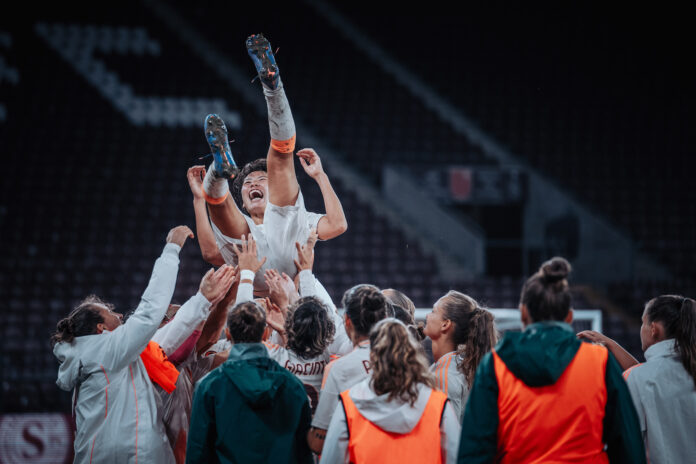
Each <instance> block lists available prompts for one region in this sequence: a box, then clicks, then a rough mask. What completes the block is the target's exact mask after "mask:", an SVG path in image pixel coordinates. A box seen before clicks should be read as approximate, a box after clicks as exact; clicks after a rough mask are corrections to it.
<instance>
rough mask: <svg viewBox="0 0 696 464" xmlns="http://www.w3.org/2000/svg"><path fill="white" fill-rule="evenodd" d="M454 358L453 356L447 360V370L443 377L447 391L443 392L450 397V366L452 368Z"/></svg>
mask: <svg viewBox="0 0 696 464" xmlns="http://www.w3.org/2000/svg"><path fill="white" fill-rule="evenodd" d="M453 357H454V355H453V354H452V355H450V356H449V358H447V364H445V369H444V371H445V374H444V376H443V377H444V379H445V389H444V390H443V391H444V393H445V395H449V392H448V389H449V366H450V363H451V362H452V358H453Z"/></svg>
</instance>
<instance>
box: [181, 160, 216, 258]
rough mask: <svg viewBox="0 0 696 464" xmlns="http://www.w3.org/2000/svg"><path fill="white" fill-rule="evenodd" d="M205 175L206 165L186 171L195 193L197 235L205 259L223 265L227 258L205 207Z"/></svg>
mask: <svg viewBox="0 0 696 464" xmlns="http://www.w3.org/2000/svg"><path fill="white" fill-rule="evenodd" d="M204 177H205V166H192V167H191V168H189V170H188V172H187V173H186V178H187V179H188V183H189V187H191V193H192V194H193V211H194V213H195V215H196V235H198V244H199V245H200V247H201V255H203V259H204V260H206V261H207V262H208V263H210V264H212V265H213V266H222V265H223V264H225V260H224V259H223V258H222V255H221V254H220V250H219V249H218V246H217V243H215V235H214V234H213V229H212V228H211V227H210V222H209V220H208V212H207V211H206V209H205V198H204V197H203V178H204Z"/></svg>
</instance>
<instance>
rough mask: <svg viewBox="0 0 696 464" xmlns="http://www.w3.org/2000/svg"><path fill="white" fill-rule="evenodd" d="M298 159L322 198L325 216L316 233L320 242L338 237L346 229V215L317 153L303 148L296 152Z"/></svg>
mask: <svg viewBox="0 0 696 464" xmlns="http://www.w3.org/2000/svg"><path fill="white" fill-rule="evenodd" d="M297 156H299V157H300V164H302V167H303V168H304V170H305V172H306V173H307V174H308V175H309V176H310V177H311V178H312V179H314V180H315V181H316V183H317V184H319V189H320V190H321V195H322V197H323V198H324V209H326V215H325V216H324V217H322V218H321V219H320V220H319V224H317V232H318V234H319V238H320V239H321V240H329V239H332V238H334V237H338V236H339V235H341V234H342V233H343V232H345V231H346V230H347V229H348V222H347V221H346V215H345V214H344V213H343V207H342V206H341V201H340V200H339V199H338V196H337V195H336V192H334V189H333V187H332V186H331V181H330V180H329V177H328V176H327V175H326V173H325V172H324V168H323V167H322V165H321V160H320V159H319V155H317V152H316V151H314V150H313V149H311V148H304V149H302V150H300V151H298V152H297Z"/></svg>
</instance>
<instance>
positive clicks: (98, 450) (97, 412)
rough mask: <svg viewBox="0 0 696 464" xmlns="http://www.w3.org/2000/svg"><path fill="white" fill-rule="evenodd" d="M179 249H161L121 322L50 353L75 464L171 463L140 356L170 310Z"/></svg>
mask: <svg viewBox="0 0 696 464" xmlns="http://www.w3.org/2000/svg"><path fill="white" fill-rule="evenodd" d="M180 250H181V248H180V247H179V246H178V245H176V244H173V243H169V244H167V245H166V246H165V247H164V250H163V251H162V255H161V256H160V257H159V258H158V259H157V261H156V262H155V266H154V269H153V271H152V276H151V278H150V283H149V284H148V286H147V288H146V289H145V292H144V293H143V296H142V299H141V300H140V304H139V305H138V307H137V308H136V310H135V312H134V313H133V315H132V316H131V317H129V318H128V320H127V321H126V323H125V324H123V325H121V326H119V327H117V328H116V329H115V330H113V331H110V332H103V333H101V334H98V335H86V336H82V337H76V338H75V340H74V341H73V342H72V343H66V342H61V343H57V344H56V345H55V347H54V349H53V353H54V354H55V355H56V357H57V358H58V360H59V361H60V363H61V364H60V369H59V371H58V380H57V382H56V383H57V384H58V386H59V387H60V388H61V389H63V390H67V391H70V390H73V389H74V392H73V399H74V401H73V404H74V414H75V421H76V425H77V431H76V433H75V444H74V446H75V461H74V462H76V463H83V462H84V463H86V462H95V463H96V462H98V463H114V464H116V463H118V464H122V463H136V462H141V463H146V462H147V463H167V462H172V461H173V455H172V451H171V448H170V447H169V443H168V441H167V436H166V434H165V431H164V427H163V425H162V421H161V420H160V419H159V417H158V410H157V400H156V398H155V391H154V388H153V386H152V383H151V382H150V379H149V377H148V373H147V371H146V369H145V366H144V364H143V362H142V360H141V359H140V353H141V352H142V351H143V350H144V349H145V347H146V346H147V344H148V342H149V341H150V339H151V338H152V336H153V335H154V334H155V331H156V330H157V328H158V326H159V324H160V322H162V318H163V317H164V314H165V312H166V311H167V307H168V305H169V301H170V300H171V298H172V294H173V292H174V286H175V284H176V276H177V272H178V268H179V251H180ZM200 297H201V298H203V296H202V295H201V296H200Z"/></svg>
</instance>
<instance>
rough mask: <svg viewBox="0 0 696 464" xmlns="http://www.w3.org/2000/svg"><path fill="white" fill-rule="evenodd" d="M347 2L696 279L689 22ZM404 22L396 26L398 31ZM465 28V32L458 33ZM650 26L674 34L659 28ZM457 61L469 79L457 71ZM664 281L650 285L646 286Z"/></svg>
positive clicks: (381, 41)
mask: <svg viewBox="0 0 696 464" xmlns="http://www.w3.org/2000/svg"><path fill="white" fill-rule="evenodd" d="M366 7H368V2H363V1H360V0H358V1H356V2H350V3H345V2H343V3H340V2H336V3H335V4H334V8H336V9H338V10H340V12H341V14H343V15H345V17H346V18H348V19H349V20H350V21H352V22H353V24H354V25H355V26H357V28H358V29H359V30H361V31H363V32H364V33H365V34H367V36H368V37H370V39H371V40H373V41H374V42H375V43H376V44H378V45H379V46H381V47H383V48H384V49H386V50H388V52H389V53H390V54H391V55H392V56H393V57H395V58H396V59H397V60H399V62H401V63H402V64H403V65H405V66H406V67H407V68H408V69H409V70H411V71H412V72H414V73H415V74H416V75H417V76H419V77H420V78H422V79H423V80H424V81H426V82H427V83H428V84H429V85H430V86H432V87H433V88H434V89H435V90H436V91H438V92H439V93H440V94H441V95H444V96H446V97H447V99H448V100H450V101H451V102H452V103H453V104H455V105H456V106H458V107H459V108H461V109H462V111H463V112H464V113H465V114H467V115H468V116H470V117H471V118H472V119H474V120H475V121H476V122H477V123H478V124H479V125H480V126H481V127H482V128H483V129H484V130H485V131H486V132H488V133H489V134H491V135H493V136H494V137H496V139H497V140H498V141H499V142H501V144H502V145H504V146H506V147H508V148H509V149H510V151H512V152H513V153H515V154H516V155H518V156H521V157H523V159H524V160H526V162H528V163H529V164H530V165H531V166H533V167H534V168H536V169H538V170H539V171H541V172H542V173H544V174H546V175H547V177H548V178H550V179H552V180H553V181H554V182H556V184H557V185H560V186H562V187H563V188H564V189H567V190H568V191H569V192H570V193H572V194H573V195H574V197H575V198H577V199H578V200H579V201H580V202H582V203H584V204H585V205H587V206H588V207H589V208H591V209H592V210H594V211H596V212H598V213H599V214H600V215H602V216H603V217H605V218H607V219H608V220H609V221H610V222H611V223H613V224H614V225H615V226H616V227H618V228H619V229H621V230H623V231H624V232H626V234H628V235H629V236H630V237H632V238H633V240H634V241H635V243H636V246H637V248H638V249H639V250H640V251H644V252H647V253H649V254H651V255H652V256H654V257H656V258H658V260H660V261H661V262H663V263H665V264H666V265H668V266H669V267H670V269H672V270H673V271H674V272H675V273H676V274H677V275H676V277H677V279H676V280H675V281H674V282H668V283H667V284H668V285H667V286H668V287H669V288H671V289H672V291H677V290H678V291H683V292H686V293H690V294H693V291H694V290H696V288H695V286H694V284H693V283H689V284H688V285H687V286H685V287H684V286H680V284H681V282H682V280H683V279H680V278H679V275H684V277H689V278H691V280H692V281H693V278H694V277H696V267H694V265H693V262H694V259H695V258H696V239H695V238H694V237H696V190H695V189H693V188H690V187H689V185H690V184H691V179H690V176H691V169H690V168H689V167H688V166H689V163H690V160H691V158H692V157H693V153H694V152H695V151H696V139H695V138H694V137H693V131H692V129H691V128H692V127H693V125H694V122H696V121H695V118H694V115H693V111H692V110H691V103H690V102H691V101H693V98H694V96H696V92H695V91H696V86H694V85H693V80H690V79H689V77H688V76H689V73H688V70H687V68H686V64H685V63H684V62H683V60H682V59H681V57H682V56H684V55H685V54H688V53H689V47H690V45H689V44H690V40H689V37H688V36H687V32H686V31H688V27H687V26H686V24H682V23H683V22H685V21H686V19H685V18H680V17H679V15H673V14H671V13H669V12H666V11H665V12H662V11H656V10H652V11H649V12H648V11H647V10H639V9H638V10H635V9H634V10H631V11H630V12H629V11H626V10H625V9H624V8H619V7H617V8H611V7H608V8H606V9H603V10H602V13H601V14H598V12H597V11H596V10H595V9H594V7H592V6H590V5H585V4H583V5H574V6H570V5H560V4H559V5H554V6H553V7H550V8H547V7H546V6H544V7H542V6H538V7H533V6H530V5H521V4H520V5H506V6H505V7H504V8H498V7H494V6H487V5H485V4H477V5H468V6H467V11H468V13H467V14H465V15H457V16H456V21H455V20H454V19H453V17H452V15H450V14H448V11H449V5H447V4H446V3H445V2H435V3H433V4H431V5H430V8H431V10H430V11H429V12H428V13H424V12H422V11H421V10H420V9H418V8H409V7H406V6H405V7H404V8H401V9H400V10H399V11H398V12H394V11H388V12H387V11H381V12H379V11H375V12H372V13H371V14H369V15H365V14H363V12H364V11H365V8H366ZM386 23H389V24H392V27H389V28H385V27H383V25H384V24H386ZM455 23H456V27H454V25H455ZM646 28H648V29H650V30H661V31H663V32H662V33H660V34H646V33H645V31H646V30H647V29H646ZM451 61H456V63H457V64H456V65H453V68H455V69H457V70H459V72H458V73H457V74H456V76H453V75H452V74H451V73H448V72H447V67H446V63H448V62H451ZM645 285H648V286H649V285H650V283H649V282H647V283H645V282H636V283H635V284H634V285H633V286H634V287H636V288H640V287H643V286H645Z"/></svg>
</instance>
